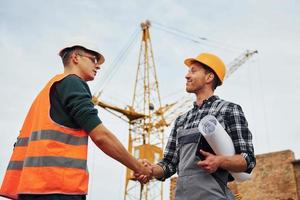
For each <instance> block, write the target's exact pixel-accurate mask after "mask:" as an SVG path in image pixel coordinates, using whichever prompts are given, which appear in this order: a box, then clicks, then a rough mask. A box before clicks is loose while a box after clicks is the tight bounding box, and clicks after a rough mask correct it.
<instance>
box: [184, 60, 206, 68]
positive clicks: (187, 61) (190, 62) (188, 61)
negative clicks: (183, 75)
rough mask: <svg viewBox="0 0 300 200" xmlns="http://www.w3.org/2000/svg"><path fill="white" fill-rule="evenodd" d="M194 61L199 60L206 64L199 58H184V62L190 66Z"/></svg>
mask: <svg viewBox="0 0 300 200" xmlns="http://www.w3.org/2000/svg"><path fill="white" fill-rule="evenodd" d="M193 62H198V63H201V64H204V63H202V62H201V61H199V60H197V59H195V58H187V59H185V60H184V64H185V65H186V66H188V67H189V66H191V64H192V63H193Z"/></svg>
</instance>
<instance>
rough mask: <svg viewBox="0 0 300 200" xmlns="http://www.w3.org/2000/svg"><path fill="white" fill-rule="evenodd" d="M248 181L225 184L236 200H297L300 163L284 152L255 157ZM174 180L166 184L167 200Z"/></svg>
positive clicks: (174, 185)
mask: <svg viewBox="0 0 300 200" xmlns="http://www.w3.org/2000/svg"><path fill="white" fill-rule="evenodd" d="M256 161H257V163H256V167H255V168H254V170H253V172H252V178H251V180H249V181H245V182H241V183H238V182H236V181H233V182H231V183H229V184H228V186H229V188H230V189H231V191H232V192H233V193H234V194H235V197H236V199H237V200H240V199H242V200H299V196H300V160H295V155H294V152H293V151H291V150H284V151H278V152H271V153H266V154H259V155H257V156H256ZM176 180H177V177H172V178H171V182H170V200H174V199H175V198H174V194H175V187H176Z"/></svg>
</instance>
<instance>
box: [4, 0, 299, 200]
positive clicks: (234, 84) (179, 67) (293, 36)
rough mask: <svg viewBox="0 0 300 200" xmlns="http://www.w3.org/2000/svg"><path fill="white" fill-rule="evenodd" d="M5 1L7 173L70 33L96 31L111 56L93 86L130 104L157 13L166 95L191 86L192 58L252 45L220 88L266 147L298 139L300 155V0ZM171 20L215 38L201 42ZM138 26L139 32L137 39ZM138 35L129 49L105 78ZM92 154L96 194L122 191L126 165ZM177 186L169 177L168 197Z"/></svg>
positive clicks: (90, 36)
mask: <svg viewBox="0 0 300 200" xmlns="http://www.w3.org/2000/svg"><path fill="white" fill-rule="evenodd" d="M0 2H1V7H0V59H1V63H2V64H1V67H0V81H1V85H3V88H2V90H1V99H0V110H1V114H0V129H1V130H2V133H1V134H0V144H1V145H0V147H1V152H0V157H1V163H0V180H2V179H3V176H4V173H5V170H6V167H7V164H8V161H9V158H10V155H11V153H12V147H13V144H14V142H15V140H16V138H17V136H18V132H19V130H20V128H21V126H22V123H23V120H24V118H25V116H26V113H27V111H28V109H29V107H30V105H31V103H32V100H33V99H34V97H35V96H36V95H37V93H38V91H39V90H40V89H41V88H42V87H43V85H44V84H45V83H46V82H47V81H48V79H50V78H51V77H52V76H54V75H55V74H58V73H61V72H62V71H63V67H62V63H61V60H60V58H59V56H58V55H57V53H58V52H59V50H60V49H61V48H63V47H64V46H66V45H68V44H70V42H72V41H75V40H76V39H78V38H81V39H84V40H88V41H90V43H94V44H95V45H96V46H97V48H99V49H100V51H101V52H102V53H103V54H104V56H105V58H106V62H105V64H104V65H103V67H102V69H101V70H100V73H98V75H97V77H96V79H95V80H94V81H93V82H90V83H89V86H90V88H91V91H92V93H96V92H98V91H99V89H100V88H101V89H103V94H102V95H101V98H102V99H103V100H104V101H106V102H110V103H114V104H115V105H119V106H121V107H122V106H125V105H126V104H127V105H129V104H130V103H131V99H132V95H133V82H134V77H135V71H136V67H137V62H138V51H139V45H140V40H141V38H140V37H141V35H140V34H141V33H140V32H137V31H139V30H140V23H141V22H143V21H145V20H150V21H151V22H152V26H151V28H150V33H151V39H152V47H153V52H154V59H155V63H156V67H157V73H158V79H159V83H160V90H161V96H162V102H163V103H164V104H166V103H170V102H174V101H176V98H178V97H179V96H180V95H185V92H184V91H185V89H184V85H185V79H184V76H185V74H186V72H187V69H186V67H185V66H184V64H183V60H184V59H185V58H188V57H195V56H196V55H198V54H199V53H200V52H211V53H215V54H217V55H219V56H220V57H221V58H222V59H223V60H224V62H225V63H226V64H229V63H231V61H232V60H234V59H235V58H237V57H238V56H239V55H241V54H242V53H243V52H244V51H245V50H258V54H256V55H254V56H253V57H252V58H251V59H250V60H249V61H247V62H246V63H245V64H243V65H242V66H240V67H239V68H238V70H237V71H236V72H235V73H234V74H232V75H231V76H230V77H229V78H228V79H227V80H226V81H225V83H224V85H223V86H222V87H219V88H218V89H217V90H216V92H215V93H216V94H217V95H218V96H220V97H221V98H223V99H226V100H228V101H232V102H235V103H237V104H240V105H241V106H242V108H243V111H244V113H245V115H246V118H247V120H248V123H249V128H250V130H251V132H252V134H253V143H254V148H255V153H256V154H262V153H269V152H273V151H281V150H286V149H290V150H292V151H293V152H294V153H295V158H296V159H300V145H299V141H300V134H299V133H300V131H299V127H298V123H299V122H298V121H299V116H298V115H299V114H298V113H299V112H300V109H299V105H298V104H299V102H300V90H299V86H300V79H299V73H300V68H299V67H300V60H299V57H300V52H299V47H300V38H299V35H300V1H297V0H285V1H282V0H261V1H256V0H244V1H238V0H228V1H219V0H211V1H204V0H191V1H175V0H173V1H171V0H153V1H146V0H141V1H134V0H133V1H128V0H123V1H103V0H98V1H97V0H85V1H81V0H72V1H71V0H66V1H60V0H52V1H39V0H26V1H17V0H0ZM168 28H169V29H168ZM165 30H169V31H170V30H173V31H174V30H177V33H183V32H184V33H188V34H189V36H193V38H195V37H198V38H205V40H204V39H198V40H197V41H198V42H195V41H194V42H193V41H191V40H188V39H186V38H184V37H182V36H181V37H179V36H178V35H172V34H169V33H168V32H167V31H165ZM136 33H137V34H136ZM133 36H136V38H137V39H135V40H132V38H133ZM194 36H195V37H194ZM134 38H135V37H134ZM131 40H132V41H134V42H133V45H132V46H131V48H130V51H129V52H128V54H127V56H126V58H124V59H123V60H122V62H119V63H118V64H119V66H118V67H117V70H116V71H115V73H113V76H112V78H111V79H110V81H109V82H108V83H106V84H105V85H104V84H103V82H104V80H107V79H106V77H107V74H109V73H110V71H111V69H112V68H113V67H112V66H114V62H116V61H118V59H117V58H118V57H119V56H120V55H122V49H124V48H125V47H126V45H127V44H128V41H131ZM124 75H125V76H124ZM171 94H172V95H171ZM174 94H175V95H174ZM99 116H100V118H101V119H102V121H103V123H104V124H105V125H106V127H108V128H109V129H110V130H112V131H113V132H114V133H115V135H116V136H117V137H118V138H119V139H120V141H121V142H122V143H123V144H124V146H127V141H128V125H127V124H126V123H124V122H123V121H122V120H120V119H118V118H116V117H114V116H113V115H111V114H109V113H107V112H106V111H104V110H102V109H99ZM169 129H170V128H168V129H167V130H166V132H165V138H167V137H168V134H169ZM88 164H89V169H90V188H89V196H88V199H89V200H93V199H94V200H95V199H100V198H101V199H122V198H123V194H124V182H125V168H124V167H123V166H122V165H121V164H120V163H118V162H117V161H114V160H113V159H111V158H109V157H108V156H106V155H105V154H104V153H102V152H101V151H100V150H98V149H97V148H96V147H95V146H94V145H93V144H90V148H89V162H88ZM168 191H169V188H168V181H166V184H165V199H167V198H168V197H167V196H168ZM0 198H1V197H0Z"/></svg>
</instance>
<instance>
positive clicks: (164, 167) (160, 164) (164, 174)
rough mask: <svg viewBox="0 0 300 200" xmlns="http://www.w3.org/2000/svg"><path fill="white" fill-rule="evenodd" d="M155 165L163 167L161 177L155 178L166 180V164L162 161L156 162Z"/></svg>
mask: <svg viewBox="0 0 300 200" xmlns="http://www.w3.org/2000/svg"><path fill="white" fill-rule="evenodd" d="M157 165H158V166H160V167H161V168H162V169H163V171H164V173H163V176H162V177H160V178H156V179H157V180H159V181H165V180H166V170H167V169H166V166H165V165H164V164H163V163H157Z"/></svg>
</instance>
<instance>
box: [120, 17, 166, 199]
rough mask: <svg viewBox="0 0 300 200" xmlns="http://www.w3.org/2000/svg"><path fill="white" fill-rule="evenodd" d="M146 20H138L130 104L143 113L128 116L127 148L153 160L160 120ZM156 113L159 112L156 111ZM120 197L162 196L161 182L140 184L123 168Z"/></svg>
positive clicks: (159, 147)
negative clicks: (139, 35)
mask: <svg viewBox="0 0 300 200" xmlns="http://www.w3.org/2000/svg"><path fill="white" fill-rule="evenodd" d="M149 27H150V22H149V21H146V22H145V23H142V24H141V28H142V40H141V46H140V52H139V59H138V67H137V71H136V79H135V84H134V93H133V98H132V103H131V108H134V110H135V111H136V112H138V113H142V114H143V117H140V118H138V119H136V120H129V143H128V150H129V151H130V152H131V153H132V154H133V155H134V156H135V157H136V158H141V159H147V160H149V161H150V162H151V163H156V162H157V161H159V160H160V159H161V158H162V152H163V146H164V141H163V132H164V126H163V125H162V126H158V124H159V123H161V122H162V121H164V117H163V112H161V113H159V112H158V109H162V105H161V98H160V93H159V85H158V80H157V73H156V66H155V62H154V57H153V51H152V45H151V39H150V32H149ZM158 113H159V114H158ZM125 181H126V182H125V194H124V199H125V200H129V199H145V200H156V199H157V200H162V199H163V186H162V183H161V182H158V181H156V180H154V179H153V180H151V181H150V182H149V183H147V184H145V185H143V184H140V183H139V182H137V181H136V180H134V178H133V175H132V171H131V170H129V169H127V172H126V180H125Z"/></svg>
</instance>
